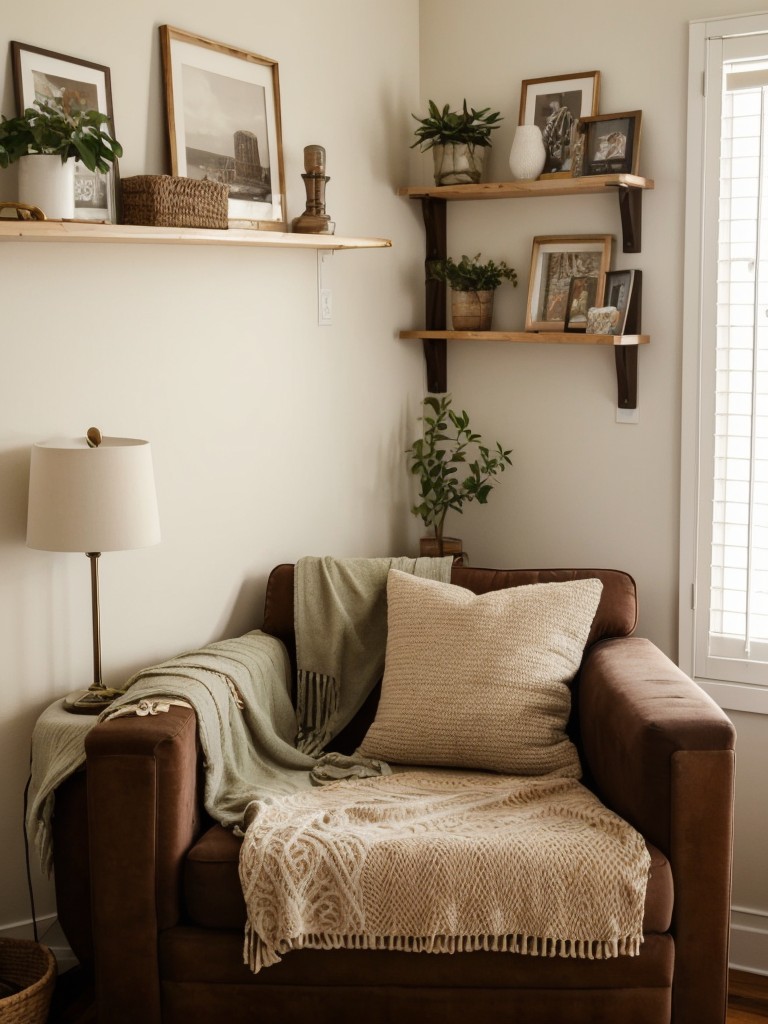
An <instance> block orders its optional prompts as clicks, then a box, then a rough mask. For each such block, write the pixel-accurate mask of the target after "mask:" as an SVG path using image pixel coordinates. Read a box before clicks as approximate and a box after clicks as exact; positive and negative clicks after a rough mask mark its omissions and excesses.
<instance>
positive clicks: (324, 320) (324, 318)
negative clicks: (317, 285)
mask: <svg viewBox="0 0 768 1024" xmlns="http://www.w3.org/2000/svg"><path fill="white" fill-rule="evenodd" d="M319 298H320V303H319V309H318V314H317V322H318V324H320V326H321V327H328V326H329V325H330V324H332V323H333V293H332V292H331V289H330V288H321V289H320V292H319Z"/></svg>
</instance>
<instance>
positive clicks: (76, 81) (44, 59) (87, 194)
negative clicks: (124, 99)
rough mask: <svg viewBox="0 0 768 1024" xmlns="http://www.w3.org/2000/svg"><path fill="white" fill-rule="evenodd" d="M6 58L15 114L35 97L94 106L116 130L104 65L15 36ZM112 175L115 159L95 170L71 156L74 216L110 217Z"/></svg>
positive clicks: (114, 214)
mask: <svg viewBox="0 0 768 1024" xmlns="http://www.w3.org/2000/svg"><path fill="white" fill-rule="evenodd" d="M11 63H12V66H13V87H14V91H15V93H16V106H17V109H18V112H19V114H22V113H23V112H24V111H25V110H26V108H27V107H32V106H34V104H35V102H36V101H43V102H44V103H49V104H51V106H55V107H61V108H62V109H63V110H65V111H67V112H68V113H69V112H72V111H78V110H98V111H99V112H100V113H102V114H106V115H107V116H108V118H109V122H108V123H107V124H106V125H105V128H106V129H107V130H109V131H110V132H111V134H112V135H116V132H115V125H114V120H113V117H112V83H111V79H110V74H109V68H107V67H104V66H103V65H102V64H94V63H92V62H91V61H88V60H80V59H79V58H78V57H66V56H65V55H64V54H63V53H53V52H52V51H51V50H41V49H40V48H39V47H37V46H27V44H26V43H18V42H15V41H12V42H11ZM117 179H118V171H117V164H114V165H113V167H112V168H111V169H110V170H109V172H108V173H107V174H101V172H99V171H89V170H88V168H87V167H85V165H84V164H82V163H81V162H80V161H79V160H78V161H76V163H75V219H76V220H99V221H114V222H116V221H117V220H118V210H117V196H118V191H117Z"/></svg>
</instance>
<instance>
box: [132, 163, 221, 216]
mask: <svg viewBox="0 0 768 1024" xmlns="http://www.w3.org/2000/svg"><path fill="white" fill-rule="evenodd" d="M121 187H122V195H123V223H125V224H145V225H147V226H150V227H158V228H221V229H226V228H228V227H229V214H228V204H229V186H228V185H225V184H223V183H222V182H219V181H207V180H205V181H204V180H198V179H196V178H182V177H178V176H176V175H172V174H135V175H133V176H132V177H130V178H123V180H122V182H121Z"/></svg>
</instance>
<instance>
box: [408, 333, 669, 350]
mask: <svg viewBox="0 0 768 1024" xmlns="http://www.w3.org/2000/svg"><path fill="white" fill-rule="evenodd" d="M400 337H401V338H413V339H418V338H425V339H438V338H445V339H446V340H448V341H511V342H517V343H518V344H525V343H527V344H529V345H610V346H611V347H615V346H617V345H619V346H621V345H648V344H649V343H650V340H651V338H650V335H648V334H621V335H613V334H584V333H582V332H581V331H569V332H568V333H567V334H566V333H562V332H557V331H447V330H446V331H427V330H423V331H400Z"/></svg>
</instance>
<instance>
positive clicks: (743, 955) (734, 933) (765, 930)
mask: <svg viewBox="0 0 768 1024" xmlns="http://www.w3.org/2000/svg"><path fill="white" fill-rule="evenodd" d="M729 965H730V967H731V968H733V969H734V970H736V971H749V972H750V973H751V974H763V975H768V911H765V910H757V909H755V908H753V907H738V906H734V907H731V951H730V957H729Z"/></svg>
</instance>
